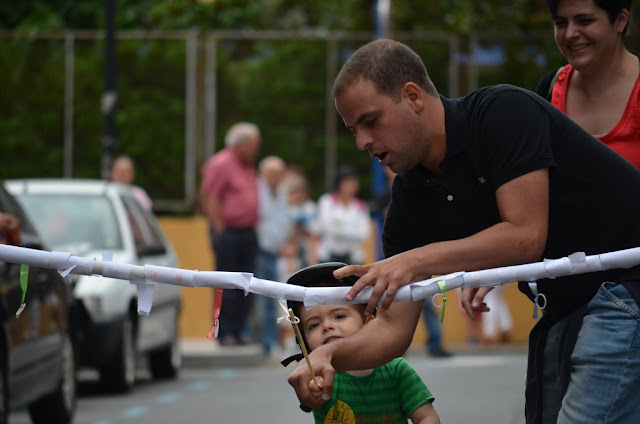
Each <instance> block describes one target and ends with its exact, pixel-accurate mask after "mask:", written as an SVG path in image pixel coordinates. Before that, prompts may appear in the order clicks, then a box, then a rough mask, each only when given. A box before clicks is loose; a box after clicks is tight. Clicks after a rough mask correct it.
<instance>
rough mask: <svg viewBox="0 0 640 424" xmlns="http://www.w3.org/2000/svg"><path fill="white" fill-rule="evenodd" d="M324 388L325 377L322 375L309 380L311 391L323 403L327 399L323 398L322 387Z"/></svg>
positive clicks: (317, 400)
mask: <svg viewBox="0 0 640 424" xmlns="http://www.w3.org/2000/svg"><path fill="white" fill-rule="evenodd" d="M323 388H324V379H323V378H322V377H319V376H316V379H315V380H313V379H312V380H311V381H309V391H310V392H311V396H313V398H314V399H315V400H316V402H318V403H319V404H322V403H324V402H325V400H323V399H322V389H323Z"/></svg>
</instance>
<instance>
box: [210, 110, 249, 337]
mask: <svg viewBox="0 0 640 424" xmlns="http://www.w3.org/2000/svg"><path fill="white" fill-rule="evenodd" d="M259 149H260V130H259V129H258V127H257V126H256V125H255V124H252V123H248V122H240V123H237V124H235V125H233V126H231V128H229V130H228V131H227V134H226V136H225V148H224V149H222V150H221V151H220V152H218V153H216V154H215V155H213V156H212V157H211V158H209V160H207V162H205V164H204V166H203V181H202V187H201V193H202V198H203V209H204V210H203V211H204V213H205V215H206V217H207V220H208V221H209V234H210V236H211V244H212V247H213V251H214V255H215V262H216V270H218V271H232V272H251V273H253V272H254V271H255V266H256V257H257V251H258V241H257V236H256V225H257V223H258V186H257V183H256V170H255V159H256V156H257V154H258V151H259ZM250 310H251V297H250V296H247V297H245V295H244V293H243V292H242V290H227V291H225V293H224V297H223V302H222V308H221V310H220V317H219V319H220V329H219V334H218V338H219V340H220V344H221V345H223V346H225V345H226V346H229V345H238V344H245V343H247V342H249V340H248V337H246V334H245V332H246V328H247V317H248V316H249V314H250Z"/></svg>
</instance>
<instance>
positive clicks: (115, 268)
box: [0, 245, 640, 315]
mask: <svg viewBox="0 0 640 424" xmlns="http://www.w3.org/2000/svg"><path fill="white" fill-rule="evenodd" d="M110 257H111V255H107V254H105V255H103V260H97V259H95V258H93V259H91V258H85V257H80V256H75V255H72V254H71V253H67V252H49V251H46V250H36V249H29V248H25V247H16V246H9V245H0V261H3V262H10V263H16V264H27V265H31V266H37V267H42V268H52V269H57V270H58V272H59V273H60V274H61V275H62V276H63V277H68V275H69V274H77V275H92V276H104V277H109V278H115V279H121V280H128V281H129V282H131V283H132V284H135V285H136V286H137V288H138V312H139V313H140V314H143V315H146V314H148V313H149V311H150V310H151V300H152V298H153V283H162V284H173V285H178V286H183V287H211V288H222V289H239V290H243V291H244V292H245V294H246V293H249V292H251V293H255V294H259V295H262V296H267V297H271V298H274V299H278V300H284V299H286V300H295V301H300V302H304V305H305V307H307V308H311V307H313V306H315V305H319V304H326V305H340V304H347V303H366V302H367V301H368V299H369V297H370V295H371V291H372V290H373V287H366V288H364V289H363V290H362V291H361V292H360V293H359V294H358V295H357V296H356V297H355V299H353V300H352V301H351V302H347V301H346V300H345V298H344V297H345V295H346V294H347V292H348V291H349V287H302V286H296V285H290V284H285V283H280V282H276V281H269V280H263V279H260V278H255V277H254V276H253V275H252V274H251V273H243V272H225V271H197V270H186V269H179V268H170V267H162V266H156V265H130V264H121V263H116V262H112V261H110V260H104V259H106V258H110ZM638 264H640V247H636V248H632V249H626V250H619V251H615V252H609V253H603V254H600V255H590V256H586V255H585V254H584V253H582V252H577V253H574V254H572V255H569V256H568V257H564V258H560V259H545V260H544V261H542V262H535V263H530V264H523V265H514V266H507V267H502V268H492V269H485V270H482V271H471V272H464V271H460V272H455V273H452V274H447V275H442V276H439V277H435V278H430V279H428V280H423V281H418V282H416V283H412V284H409V285H407V286H404V287H402V288H400V289H399V290H398V291H397V293H396V296H395V298H394V301H396V302H407V301H410V300H418V299H426V298H428V297H431V296H433V295H435V294H437V293H441V288H440V287H439V285H438V281H444V284H445V288H446V290H447V291H448V290H452V289H455V288H458V287H460V286H463V285H464V286H467V287H485V286H497V285H501V284H506V283H511V282H515V281H536V280H539V279H542V278H556V277H561V276H565V275H571V274H583V273H587V272H595V271H603V270H607V269H613V268H630V267H632V266H635V265H638Z"/></svg>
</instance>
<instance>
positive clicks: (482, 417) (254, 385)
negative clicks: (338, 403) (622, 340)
mask: <svg viewBox="0 0 640 424" xmlns="http://www.w3.org/2000/svg"><path fill="white" fill-rule="evenodd" d="M182 348H183V352H184V364H183V365H184V366H183V368H182V370H181V372H180V375H179V377H178V378H177V379H175V380H153V379H152V378H151V376H150V373H149V371H148V369H147V368H146V367H144V366H143V364H139V365H140V367H139V369H138V373H137V381H136V385H135V387H134V388H133V390H132V391H131V392H130V393H126V394H119V395H114V394H109V393H104V392H103V391H102V390H101V389H100V385H99V382H98V380H97V374H96V373H91V372H81V373H80V375H79V376H80V384H79V397H78V408H77V412H76V417H75V421H74V422H75V423H76V424H158V423H161V424H175V423H185V424H187V423H188V424H236V423H237V424H246V423H264V424H276V423H309V424H310V423H312V422H313V417H312V416H311V415H309V414H306V413H304V412H302V411H301V410H300V408H299V404H298V402H297V399H296V396H295V393H294V391H293V389H292V388H291V387H290V386H289V384H288V383H287V377H288V376H289V375H290V374H291V372H292V371H293V369H294V365H290V366H289V367H288V368H284V367H282V366H281V365H279V364H278V363H277V361H275V360H267V359H265V358H263V356H262V353H261V351H260V348H259V346H241V347H233V348H229V347H225V348H220V347H219V346H217V344H216V343H215V342H211V341H208V340H206V339H205V338H203V339H202V340H193V341H185V342H183V343H182ZM453 351H454V353H455V355H454V356H453V357H450V358H442V359H435V358H431V357H428V356H427V355H425V354H424V352H423V351H422V349H417V350H410V351H409V352H408V353H407V354H406V355H405V358H406V359H407V361H408V362H409V363H410V364H411V365H412V366H413V367H414V368H415V369H416V371H417V372H418V374H419V375H420V376H421V377H422V378H423V380H424V381H425V383H426V384H427V386H428V387H429V389H430V390H431V391H432V393H433V394H434V395H435V397H436V400H435V403H434V407H435V408H436V411H438V414H439V415H440V418H441V422H442V423H443V424H463V423H473V424H519V423H524V378H525V371H526V352H525V347H524V346H521V345H520V346H518V345H510V346H505V345H501V346H500V347H499V348H487V347H483V348H473V349H463V348H459V349H453ZM94 374H95V375H94ZM10 418H11V420H10V422H11V424H29V423H30V422H31V420H30V419H29V416H28V413H27V411H25V410H21V411H15V412H12V413H11V417H10Z"/></svg>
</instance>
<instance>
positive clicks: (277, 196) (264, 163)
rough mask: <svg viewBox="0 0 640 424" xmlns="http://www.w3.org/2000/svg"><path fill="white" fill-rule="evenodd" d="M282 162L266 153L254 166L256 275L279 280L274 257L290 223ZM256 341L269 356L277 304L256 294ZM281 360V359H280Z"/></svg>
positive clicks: (283, 240)
mask: <svg viewBox="0 0 640 424" xmlns="http://www.w3.org/2000/svg"><path fill="white" fill-rule="evenodd" d="M285 168H286V165H285V162H284V161H283V160H282V159H281V158H279V157H277V156H267V157H265V158H264V159H262V160H261V161H260V163H259V165H258V173H259V176H258V199H259V205H260V206H259V208H258V211H259V217H258V250H259V253H258V269H257V270H256V277H258V278H263V279H265V280H271V281H281V276H280V275H279V273H278V258H279V257H280V251H281V249H282V246H283V245H284V244H285V242H286V241H287V239H288V238H289V234H290V232H291V223H290V219H289V215H288V209H287V207H288V206H287V193H286V191H285V190H284V189H283V187H282V180H283V177H284V172H285ZM259 301H260V306H261V308H260V309H261V314H260V315H261V319H260V342H261V343H262V349H263V351H264V354H265V356H271V355H272V353H273V352H272V349H273V348H274V347H275V346H276V343H277V340H278V334H277V323H276V318H277V306H278V305H277V304H276V300H275V299H272V298H269V297H264V296H262V297H260V299H259ZM280 359H281V358H280Z"/></svg>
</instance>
